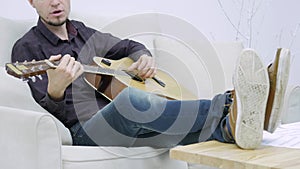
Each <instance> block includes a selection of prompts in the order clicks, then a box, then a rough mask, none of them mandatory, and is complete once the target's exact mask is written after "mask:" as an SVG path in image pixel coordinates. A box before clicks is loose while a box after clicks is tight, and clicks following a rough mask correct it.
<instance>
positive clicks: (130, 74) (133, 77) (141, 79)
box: [124, 70, 145, 83]
mask: <svg viewBox="0 0 300 169" xmlns="http://www.w3.org/2000/svg"><path fill="white" fill-rule="evenodd" d="M124 72H125V73H127V74H128V75H129V76H130V77H131V78H132V79H133V80H136V81H138V82H141V83H144V82H145V80H144V79H143V78H141V77H139V76H138V75H136V74H134V73H133V72H129V71H125V70H124Z"/></svg>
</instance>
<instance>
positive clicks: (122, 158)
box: [62, 146, 187, 169]
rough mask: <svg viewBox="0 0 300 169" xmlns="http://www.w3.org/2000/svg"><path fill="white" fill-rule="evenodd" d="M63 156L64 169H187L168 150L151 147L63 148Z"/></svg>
mask: <svg viewBox="0 0 300 169" xmlns="http://www.w3.org/2000/svg"><path fill="white" fill-rule="evenodd" d="M78 152H80V153H78ZM62 155H63V156H62V160H63V168H64V169H82V168H84V169H94V168H118V169H132V168H143V169H153V168H160V169H187V164H186V163H185V162H182V161H177V160H171V159H170V158H169V151H168V149H154V148H151V147H132V148H126V147H84V146H63V147H62Z"/></svg>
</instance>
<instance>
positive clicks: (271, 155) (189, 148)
mask: <svg viewBox="0 0 300 169" xmlns="http://www.w3.org/2000/svg"><path fill="white" fill-rule="evenodd" d="M170 157H171V158H172V159H177V160H182V161H186V162H189V163H197V164H203V165H208V166H213V167H218V168H229V169H233V168H237V169H243V168H246V169H254V168H255V169H271V168H272V169H274V168H297V169H300V149H293V148H283V147H273V146H265V145H261V146H260V147H259V148H257V149H255V150H243V149H240V148H238V147H237V146H236V145H235V144H226V143H221V142H217V141H208V142H202V143H197V144H191V145H186V146H178V147H175V148H172V149H171V151H170Z"/></svg>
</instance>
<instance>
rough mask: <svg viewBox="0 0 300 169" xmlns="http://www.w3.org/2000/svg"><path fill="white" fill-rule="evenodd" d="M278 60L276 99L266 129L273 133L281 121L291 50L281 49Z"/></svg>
mask: <svg viewBox="0 0 300 169" xmlns="http://www.w3.org/2000/svg"><path fill="white" fill-rule="evenodd" d="M278 59H279V61H278V69H277V76H276V84H274V85H275V86H274V87H273V88H275V94H274V101H273V104H272V110H271V113H270V117H269V121H268V122H267V126H266V130H267V131H268V132H270V133H273V132H274V131H275V130H276V128H277V127H278V125H279V124H280V123H281V114H282V107H283V103H284V96H285V92H286V87H287V83H288V79H289V72H290V51H289V50H288V49H281V51H280V56H279V58H278Z"/></svg>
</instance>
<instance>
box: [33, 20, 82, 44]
mask: <svg viewBox="0 0 300 169" xmlns="http://www.w3.org/2000/svg"><path fill="white" fill-rule="evenodd" d="M66 24H67V31H68V36H69V41H70V40H72V39H73V38H74V37H75V36H77V34H78V31H77V28H76V27H75V26H74V25H73V24H72V22H71V21H70V20H67V21H66ZM37 29H38V30H40V32H41V33H42V34H43V35H44V36H45V38H47V39H48V40H49V41H50V42H51V43H52V44H53V45H57V44H58V42H59V41H61V39H60V38H59V37H57V36H56V35H55V34H54V33H53V32H51V31H50V30H49V29H48V28H47V27H46V25H45V24H44V23H43V22H42V20H41V19H39V20H38V23H37Z"/></svg>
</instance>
